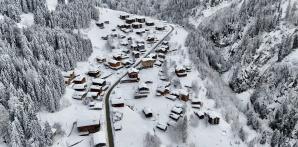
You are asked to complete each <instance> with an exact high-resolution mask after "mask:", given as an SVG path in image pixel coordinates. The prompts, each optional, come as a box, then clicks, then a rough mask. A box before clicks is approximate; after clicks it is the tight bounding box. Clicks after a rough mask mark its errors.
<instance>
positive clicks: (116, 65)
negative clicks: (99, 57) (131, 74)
mask: <svg viewBox="0 0 298 147" xmlns="http://www.w3.org/2000/svg"><path fill="white" fill-rule="evenodd" d="M108 65H109V67H110V68H112V69H119V68H121V67H122V64H121V62H120V61H117V60H114V59H110V60H108Z"/></svg>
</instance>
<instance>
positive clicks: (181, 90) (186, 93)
mask: <svg viewBox="0 0 298 147" xmlns="http://www.w3.org/2000/svg"><path fill="white" fill-rule="evenodd" d="M179 94H180V95H188V92H187V90H186V89H180V90H179Z"/></svg>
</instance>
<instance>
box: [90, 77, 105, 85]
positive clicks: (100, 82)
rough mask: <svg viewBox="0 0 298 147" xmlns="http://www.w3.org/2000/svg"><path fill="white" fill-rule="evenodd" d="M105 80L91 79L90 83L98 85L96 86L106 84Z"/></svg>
mask: <svg viewBox="0 0 298 147" xmlns="http://www.w3.org/2000/svg"><path fill="white" fill-rule="evenodd" d="M106 84H107V82H106V80H105V79H100V78H97V79H92V85H98V86H106Z"/></svg>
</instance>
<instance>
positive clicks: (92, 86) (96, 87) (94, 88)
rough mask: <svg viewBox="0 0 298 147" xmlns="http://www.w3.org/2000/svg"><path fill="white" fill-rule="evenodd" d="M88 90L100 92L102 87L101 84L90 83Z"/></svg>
mask: <svg viewBox="0 0 298 147" xmlns="http://www.w3.org/2000/svg"><path fill="white" fill-rule="evenodd" d="M90 91H91V92H99V93H101V92H102V87H101V86H98V85H91V86H90Z"/></svg>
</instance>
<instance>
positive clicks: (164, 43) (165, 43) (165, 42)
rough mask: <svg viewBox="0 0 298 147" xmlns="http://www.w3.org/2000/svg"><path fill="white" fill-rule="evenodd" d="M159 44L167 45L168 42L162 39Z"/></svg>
mask: <svg viewBox="0 0 298 147" xmlns="http://www.w3.org/2000/svg"><path fill="white" fill-rule="evenodd" d="M161 44H162V45H169V42H168V41H163V42H162V43H161Z"/></svg>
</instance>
